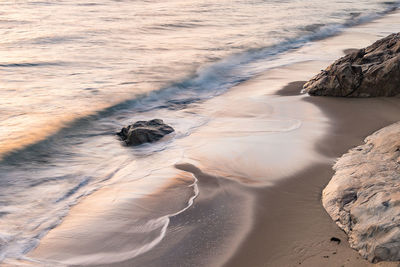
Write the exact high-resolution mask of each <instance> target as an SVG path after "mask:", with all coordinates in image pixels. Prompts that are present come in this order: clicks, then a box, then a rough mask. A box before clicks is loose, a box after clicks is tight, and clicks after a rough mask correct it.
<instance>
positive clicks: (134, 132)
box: [117, 119, 174, 146]
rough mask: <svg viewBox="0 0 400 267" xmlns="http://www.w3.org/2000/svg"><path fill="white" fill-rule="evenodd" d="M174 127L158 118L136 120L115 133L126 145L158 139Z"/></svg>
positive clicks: (135, 144)
mask: <svg viewBox="0 0 400 267" xmlns="http://www.w3.org/2000/svg"><path fill="white" fill-rule="evenodd" d="M173 131H174V129H173V128H172V127H171V126H169V125H167V124H165V123H164V122H163V121H162V120H160V119H154V120H150V121H138V122H135V123H134V124H132V125H129V126H127V127H124V128H122V130H121V131H120V132H119V133H117V135H118V136H119V137H120V138H121V139H122V140H123V141H124V142H125V143H126V144H127V145H128V146H137V145H141V144H143V143H152V142H155V141H158V140H160V139H161V138H163V137H164V136H165V135H167V134H169V133H172V132H173Z"/></svg>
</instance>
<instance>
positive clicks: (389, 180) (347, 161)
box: [322, 122, 400, 262]
mask: <svg viewBox="0 0 400 267" xmlns="http://www.w3.org/2000/svg"><path fill="white" fill-rule="evenodd" d="M334 170H335V171H336V173H335V175H334V176H333V178H332V180H331V181H330V182H329V184H328V185H327V186H326V188H325V189H324V190H323V194H322V203H323V205H324V207H325V209H326V211H327V212H328V213H329V215H330V216H331V217H332V219H333V220H334V221H335V222H336V224H337V225H338V226H339V227H340V228H342V229H343V230H344V231H345V232H346V233H347V235H348V237H349V243H350V245H351V247H353V248H354V249H356V250H358V252H359V253H360V254H361V255H362V256H363V257H364V258H366V259H368V260H369V261H371V262H378V261H399V260H400V122H398V123H395V124H392V125H390V126H388V127H385V128H383V129H381V130H379V131H377V132H375V133H374V134H372V135H371V136H369V137H367V138H366V139H365V144H364V145H361V146H358V147H356V148H354V149H351V150H350V151H349V152H348V153H347V154H345V155H343V156H342V157H341V158H340V159H339V160H338V161H337V163H336V164H335V166H334Z"/></svg>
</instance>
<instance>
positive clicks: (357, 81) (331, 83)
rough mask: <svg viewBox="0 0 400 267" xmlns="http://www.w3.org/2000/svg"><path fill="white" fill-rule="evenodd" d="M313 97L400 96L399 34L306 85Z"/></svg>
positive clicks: (357, 53)
mask: <svg viewBox="0 0 400 267" xmlns="http://www.w3.org/2000/svg"><path fill="white" fill-rule="evenodd" d="M303 88H304V90H305V91H306V92H307V93H309V94H310V95H319V96H346V97H374V96H396V95H400V33H397V34H391V35H389V36H387V37H385V38H383V39H381V40H379V41H377V42H375V43H374V44H372V45H371V46H369V47H367V48H363V49H360V50H358V51H355V52H353V53H351V54H349V55H347V56H344V57H342V58H340V59H338V60H337V61H335V62H334V63H333V64H332V65H330V66H329V67H328V68H327V69H326V70H324V71H322V72H321V73H319V74H318V75H317V76H315V77H314V78H312V79H311V80H310V81H309V82H307V83H306V84H305V85H304V87H303Z"/></svg>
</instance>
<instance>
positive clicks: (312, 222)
mask: <svg viewBox="0 0 400 267" xmlns="http://www.w3.org/2000/svg"><path fill="white" fill-rule="evenodd" d="M396 14H397V13H396ZM373 23H375V22H373ZM373 23H369V24H366V25H363V27H368V25H370V24H373ZM351 31H352V30H349V31H348V32H345V33H343V34H341V35H339V36H335V37H332V38H328V39H327V40H322V41H320V42H317V43H316V44H315V45H316V46H317V47H318V48H321V52H320V53H326V52H329V51H330V52H332V51H333V52H332V58H334V57H336V56H337V55H338V53H342V51H343V50H344V49H346V47H353V45H349V44H348V43H346V42H343V40H344V38H350V39H349V42H350V43H351V42H353V43H354V42H356V40H357V38H358V37H360V36H362V38H361V39H362V41H361V42H360V46H363V45H364V43H368V42H370V40H371V39H373V37H372V36H369V35H365V34H364V35H363V34H361V33H358V34H356V36H355V37H351V35H352V34H353V33H352V32H351ZM371 35H372V34H371ZM349 36H350V37H349ZM336 43H340V44H341V45H340V46H339V47H335V44H336ZM312 49H315V47H304V48H302V49H299V50H297V51H294V54H295V55H296V54H299V55H300V54H302V53H305V52H307V51H308V52H309V51H311V50H312ZM315 55H316V56H315V57H316V58H318V53H316V54H315ZM327 62H328V60H325V61H311V62H301V63H294V64H291V65H290V66H287V67H280V68H277V69H272V70H270V71H268V72H267V73H266V74H263V75H260V77H256V78H255V79H252V80H249V81H248V82H245V83H243V84H242V85H239V86H237V87H235V88H233V89H232V90H231V91H229V92H227V93H226V94H224V95H222V96H219V97H217V98H215V99H211V100H210V101H209V102H210V103H207V104H206V105H205V107H195V109H196V108H198V109H205V110H207V108H210V107H212V106H218V109H215V110H212V112H210V111H207V112H209V113H210V114H213V115H216V116H215V117H216V118H217V119H216V122H215V123H214V124H211V126H208V128H207V129H203V130H200V131H199V132H196V133H195V134H193V136H192V137H191V138H189V141H182V142H181V143H183V145H188V144H189V143H190V142H191V141H190V140H201V141H202V142H203V143H200V144H199V145H198V146H201V145H204V146H205V149H203V150H207V146H208V147H209V148H210V147H211V148H213V150H210V151H209V152H208V153H205V152H204V151H202V150H201V149H199V148H198V147H192V148H191V150H190V151H189V152H188V153H187V155H186V156H185V157H184V158H183V161H182V162H180V163H179V164H180V165H179V166H180V167H179V169H178V170H179V171H184V172H185V174H187V173H191V174H193V175H195V176H197V177H198V178H199V177H202V178H200V179H199V186H202V185H201V184H202V183H203V182H202V181H201V180H202V179H203V181H205V180H207V179H208V181H209V182H210V185H211V186H210V185H209V184H208V183H205V184H207V185H206V186H204V188H203V189H200V195H199V198H198V199H195V204H194V205H193V207H190V208H189V209H188V210H187V211H185V214H183V215H181V216H183V217H185V216H188V217H189V219H190V220H192V222H195V221H196V220H198V219H199V220H200V219H201V218H202V216H204V217H206V216H209V214H207V212H210V211H212V209H210V207H216V205H217V204H218V203H220V201H221V200H223V201H226V203H227V204H230V205H231V208H230V209H229V210H230V212H231V213H228V214H223V215H221V217H216V218H217V220H221V222H218V223H221V224H220V225H219V226H218V227H220V228H218V227H217V226H216V227H214V228H213V227H211V226H210V224H208V225H207V224H205V225H204V224H202V222H199V223H198V224H193V225H190V224H189V226H187V221H184V220H182V221H180V219H179V218H175V219H174V218H172V220H176V222H177V223H176V226H175V227H173V228H172V229H169V231H170V232H169V233H167V235H166V238H165V239H164V240H162V241H161V243H160V244H159V245H158V246H156V247H155V248H153V249H152V250H151V251H149V252H146V253H144V254H142V255H140V256H139V257H136V258H133V259H130V260H127V261H120V262H117V263H115V264H113V266H132V264H138V263H140V262H141V260H142V263H143V264H146V265H147V266H159V265H160V264H163V263H165V262H163V258H159V259H158V260H160V261H161V262H158V261H157V259H154V257H157V255H158V256H160V255H163V253H164V252H165V251H167V252H168V251H170V253H172V255H171V254H168V255H170V256H171V259H170V260H168V261H166V262H167V263H179V260H182V261H181V262H180V263H182V262H183V258H182V257H187V254H185V253H184V251H185V249H186V247H185V246H193V248H192V251H191V253H195V252H196V249H197V250H199V249H200V248H202V249H201V251H202V252H203V253H207V255H205V254H203V253H200V252H199V253H195V254H196V256H197V257H198V258H199V259H198V260H199V262H198V263H200V265H207V264H208V265H210V264H213V265H215V264H216V263H218V264H217V265H224V266H246V265H251V266H265V265H268V266H299V265H300V264H301V265H303V266H321V264H330V265H329V266H368V264H369V263H368V262H366V261H365V260H363V259H361V257H360V256H359V255H358V254H357V252H356V251H354V250H352V249H351V248H350V247H349V246H348V244H347V242H346V236H345V235H344V233H343V232H342V231H341V230H340V229H339V228H338V227H337V226H336V225H335V223H334V222H333V221H332V220H331V219H330V217H329V216H328V215H327V213H326V212H325V210H324V209H323V207H322V204H321V201H320V197H321V192H322V189H323V188H324V187H325V185H326V184H327V183H328V182H329V180H330V178H331V177H332V175H333V171H332V169H331V166H332V164H333V162H334V159H335V158H336V157H339V156H341V155H342V154H343V153H345V152H346V151H347V150H348V149H350V148H351V147H352V146H356V145H358V144H360V143H362V140H363V138H364V137H365V136H367V135H369V134H370V133H372V132H373V131H375V130H377V129H379V128H381V127H383V126H386V125H388V124H390V123H391V122H392V121H393V120H396V121H397V120H400V99H383V98H378V99H343V98H340V99H338V98H336V99H334V98H327V97H323V98H319V97H318V98H314V97H307V96H304V95H303V96H301V95H299V94H295V92H296V91H297V90H298V89H300V88H299V85H301V84H302V83H303V82H301V81H302V80H305V79H306V78H308V77H309V75H312V74H316V71H318V70H319V69H320V68H321V67H322V66H325V65H327ZM285 75H289V78H288V77H287V76H285ZM288 83H289V86H286V88H283V89H282V87H284V85H285V84H288ZM246 88H247V89H250V88H251V90H249V91H247V92H243V90H242V91H241V90H240V89H246ZM277 91H278V93H277ZM245 94H252V95H251V97H250V96H247V98H249V99H247V98H245V97H244V96H245ZM255 99H256V100H255ZM260 99H261V100H260ZM245 100H246V101H247V102H246V101H245ZM250 100H251V101H250ZM235 101H236V102H235ZM262 101H265V103H268V105H264V104H265V103H263V102H262ZM269 101H270V102H272V104H271V103H270V102H269ZM274 101H275V102H274ZM224 102H229V103H224ZM282 102H283V103H282ZM240 103H243V106H241V107H238V108H237V109H238V111H236V109H235V107H234V105H235V104H236V105H237V104H240ZM271 105H272V106H271ZM371 105H373V106H374V109H373V110H372V108H371ZM388 105H389V106H388ZM232 106H233V107H232ZM277 107H279V109H278V108H277ZM224 108H226V109H224ZM366 108H367V109H369V110H367V111H368V112H365V109H366ZM296 109H298V110H296ZM318 110H319V111H320V112H317V111H318ZM229 111H233V114H234V115H231V117H228V116H227V114H229ZM396 111H397V114H399V115H397V116H396ZM260 112H264V113H266V114H267V115H271V114H272V115H279V116H284V117H285V116H286V117H290V118H291V116H292V117H293V116H294V114H297V113H300V115H299V117H301V116H304V118H305V120H304V121H303V122H302V123H303V124H302V125H301V127H300V128H299V129H300V130H296V128H294V130H288V133H285V135H287V136H286V137H285V138H287V139H284V138H281V139H279V138H278V139H279V140H281V141H282V142H285V141H284V140H292V138H293V139H295V140H294V141H293V144H291V143H288V144H287V147H283V148H280V147H277V148H276V149H274V148H273V147H271V146H270V145H271V143H270V144H268V143H267V142H266V141H264V143H263V146H266V150H270V151H262V153H261V152H258V151H256V152H254V151H250V152H252V153H253V154H250V155H247V154H246V153H249V151H248V150H243V147H240V146H238V147H237V149H238V150H232V151H233V152H235V151H240V152H241V153H243V154H245V157H243V158H239V159H233V158H232V155H230V154H232V153H230V152H231V151H230V150H228V151H225V152H224V153H221V154H218V153H219V150H220V149H221V147H224V146H223V145H221V144H219V143H218V142H222V141H221V140H222V138H221V137H218V134H221V133H223V134H228V135H231V136H228V137H229V138H227V140H228V141H229V140H230V141H236V139H239V137H240V138H244V139H243V140H242V139H239V140H241V141H243V142H244V143H246V142H250V141H251V142H253V141H254V139H256V141H257V142H261V141H262V138H258V137H251V136H250V137H248V138H247V139H246V138H245V137H244V136H243V135H246V134H248V133H246V132H243V133H239V134H237V133H234V131H235V129H236V127H231V128H230V126H229V125H228V126H224V127H225V128H224V129H223V130H224V131H223V132H221V131H222V130H221V129H220V128H218V127H213V126H219V124H218V123H221V122H219V121H218V120H220V121H222V123H226V122H230V120H232V121H234V122H236V123H237V122H239V123H243V125H245V127H249V128H250V130H249V132H250V134H251V133H252V131H253V134H254V135H256V132H257V131H261V132H262V131H267V130H266V129H263V128H261V129H259V126H257V125H256V126H254V125H251V124H246V123H248V121H247V119H248V118H250V119H253V118H256V119H257V120H258V121H257V122H258V123H265V122H266V121H268V120H265V121H264V120H262V119H264V118H263V117H262V118H260V117H259V116H260ZM277 113H279V114H277ZM388 114H389V116H388ZM321 115H323V116H321ZM319 116H321V117H319ZM315 117H316V118H315ZM370 117H373V118H374V119H373V120H368V122H367V123H362V121H363V120H366V119H368V118H370ZM294 118H297V117H296V116H294ZM354 122H358V124H355V123H354ZM307 124H309V125H308V126H307ZM314 124H316V125H319V126H320V128H318V127H316V128H315V131H316V133H313V132H312V131H311V130H314V128H313V127H311V126H313V125H314ZM241 126H242V125H241ZM279 126H280V127H283V126H282V125H279ZM214 129H216V130H214ZM304 129H306V130H304ZM307 129H308V130H307ZM296 131H297V132H296ZM301 131H304V132H301ZM349 133H351V134H350V135H349ZM235 134H237V135H239V137H237V136H235ZM313 134H315V135H313ZM268 136H270V135H268ZM196 138H197V139H196ZM218 138H219V139H218ZM257 138H258V139H257ZM296 138H297V139H296ZM302 138H305V141H304V143H307V144H308V145H311V146H310V147H308V146H305V147H302V146H298V147H290V146H291V145H293V146H295V145H296V140H303V139H302ZM278 139H276V140H278ZM272 140H273V139H272ZM257 142H255V144H254V146H253V147H252V148H253V150H254V149H256V147H257V145H258V144H259V143H257ZM270 142H273V141H270ZM210 143H211V144H210ZM227 144H232V142H231V143H229V142H227ZM338 144H339V145H338ZM281 149H282V151H283V152H282V151H281ZM296 151H297V152H298V153H299V154H295V152H296ZM285 152H286V153H292V152H293V154H294V155H293V156H292V155H291V157H292V158H290V157H289V159H288V160H287V161H284V162H281V163H280V164H279V166H273V167H271V168H267V170H268V172H265V168H266V167H265V166H264V165H263V164H267V163H268V162H269V163H271V162H273V161H272V160H273V159H274V157H276V156H280V157H281V158H285V157H287V156H288V154H285ZM268 153H269V154H271V155H269V154H268ZM274 153H275V154H274ZM301 153H304V154H305V155H304V158H301V156H300V155H301ZM268 155H269V156H268ZM267 156H268V157H267ZM246 157H248V158H250V160H249V161H250V163H251V164H253V162H252V161H257V160H258V161H259V162H257V164H255V165H254V166H253V165H251V164H250V163H249V162H247V161H246ZM263 157H265V158H263ZM316 157H320V158H316ZM278 158H279V157H278ZM191 160H193V161H195V163H194V164H193V166H195V167H193V166H191V165H182V164H181V163H191ZM291 160H296V161H292V162H291ZM230 161H231V162H233V163H236V164H237V163H241V166H239V167H240V168H241V169H239V170H238V169H236V167H237V166H229V164H228V163H230ZM297 161H298V162H297ZM199 163H201V165H197V164H199ZM285 164H286V165H285ZM288 164H291V165H290V166H289V165H288ZM227 166H228V167H227ZM259 166H262V167H263V168H264V169H262V168H261V169H257V168H258V167H259ZM255 167H257V168H255ZM195 168H198V169H195ZM260 175H264V176H274V175H275V176H276V177H277V179H276V180H272V181H269V180H268V181H263V182H262V183H260V184H257V179H258V178H260V177H261V176H260ZM246 176H247V177H246ZM259 176H260V177H259ZM275 176H274V177H275ZM219 177H221V178H219ZM222 177H224V178H225V179H223V178H222ZM232 180H234V181H235V182H232ZM215 181H223V182H221V183H222V184H223V185H221V184H219V185H221V188H219V189H218V190H217V191H218V192H217V193H216V192H215V191H216V190H215V188H213V185H215ZM217 183H219V182H217ZM207 188H209V189H210V190H209V191H207V190H208V189H207ZM243 189H245V190H244V192H242V190H243ZM102 190H103V189H102ZM102 190H100V191H102ZM106 190H107V189H106ZM249 192H251V193H249ZM117 193H118V192H117ZM248 193H249V194H248ZM232 194H233V195H235V194H236V196H237V195H238V194H239V195H240V194H244V198H243V199H246V200H245V201H242V203H235V197H232ZM253 194H254V197H255V199H254V200H252V198H253ZM98 195H99V194H96V195H90V196H88V197H87V199H84V200H83V201H82V202H81V203H79V204H78V205H77V207H73V208H72V209H71V212H70V214H69V215H68V216H67V217H66V220H65V221H64V222H63V223H62V224H61V225H60V226H58V227H57V228H55V229H54V230H52V231H51V232H50V233H49V234H48V236H46V237H45V238H44V239H43V241H44V242H41V244H40V245H39V247H38V248H37V249H35V250H34V251H32V252H31V253H29V254H30V256H33V258H35V257H37V256H39V258H40V256H46V255H47V256H48V255H52V254H51V251H52V250H54V244H57V240H60V238H65V236H64V237H63V227H65V225H67V226H68V223H69V222H70V221H71V220H73V218H74V216H75V217H76V216H77V214H78V216H79V212H78V213H77V212H76V210H79V207H78V206H80V207H81V208H82V206H85V205H87V203H88V201H89V203H90V201H92V202H94V201H96V196H98ZM100 195H101V193H100ZM218 195H219V196H218ZM229 195H230V196H231V197H229ZM227 196H228V197H227ZM219 197H220V198H219ZM88 199H89V200H88ZM200 200H201V201H204V203H203V204H204V205H203V206H201V205H202V204H201V203H200V205H198V201H200ZM253 202H254V203H253ZM199 206H200V208H199ZM238 206H239V207H238ZM201 207H202V208H201ZM235 208H236V209H237V210H235ZM83 209H84V208H83ZM84 210H85V209H84ZM223 210H224V209H219V210H215V211H213V212H218V211H219V212H220V211H223ZM244 211H245V212H244ZM186 212H187V213H186ZM191 212H192V215H190V213H191ZM188 214H189V215H188ZM229 216H231V218H230V217H229ZM241 216H243V218H242V219H243V222H238V223H237V224H236V225H235V224H234V223H232V222H235V219H237V218H240V217H241ZM178 217H179V216H178ZM133 218H134V216H132V215H130V216H129V215H126V217H124V219H125V220H129V219H133ZM226 222H229V223H227V224H224V223H226ZM185 227H186V228H185ZM190 227H192V228H190ZM196 227H203V229H207V227H210V228H211V230H212V231H211V230H210V231H211V232H210V233H209V236H207V237H206V236H204V239H205V240H203V243H201V242H200V241H199V242H200V243H199V244H196V242H195V241H192V239H190V232H191V231H190V229H194V228H196ZM67 228H68V227H67ZM225 228H227V229H228V230H227V232H224V231H225V230H226V229H225ZM218 229H220V230H221V232H218ZM248 229H249V230H248ZM64 230H65V229H64ZM223 230H224V231H223ZM229 231H232V233H231V235H232V236H229V237H228V238H227V237H226V236H225V235H228V234H229ZM60 233H61V234H60ZM72 233H73V231H72ZM188 233H189V234H188ZM64 234H65V232H64ZM119 234H121V233H119ZM200 234H201V233H200ZM213 235H220V237H221V240H222V241H221V240H217V239H216V240H215V241H214V240H212V238H214V236H213ZM234 235H237V236H234ZM71 236H72V237H73V234H72V235H71ZM198 237H199V238H200V239H202V238H203V236H201V235H200V236H199V235H198ZM331 237H338V238H340V239H341V240H342V242H341V243H340V244H339V245H337V244H336V243H334V242H331V241H330V238H331ZM174 238H176V239H177V240H173V239H174ZM207 238H208V240H207ZM210 240H211V242H210ZM74 242H76V240H74V239H72V240H71V241H70V243H71V244H68V246H71V245H75V244H76V243H74ZM177 242H181V243H179V247H176V244H177ZM193 242H194V244H192V243H193ZM204 242H205V243H204ZM208 242H210V243H212V245H211V247H207V246H206V245H207V243H208ZM214 242H215V244H214ZM218 242H220V243H218ZM232 242H234V243H235V244H233V243H232ZM185 244H186V245H185ZM93 245H94V247H96V246H98V244H95V243H94V244H93ZM214 245H215V246H216V247H217V246H220V247H223V249H224V250H223V251H219V250H218V251H217V250H216V251H212V249H213V246H214ZM227 245H229V247H226V246H227ZM203 246H204V247H203ZM235 246H238V247H237V248H234V249H233V250H232V247H235ZM60 248H63V246H61V247H59V248H58V249H59V250H58V252H59V255H61V258H65V257H67V258H68V253H64V255H63V250H62V249H61V250H60ZM163 249H164V250H165V251H164V252H162V253H161V254H158V253H160V251H161V250H163ZM55 250H57V249H55ZM177 250H179V252H178V251H177ZM157 251H158V252H157ZM49 252H50V253H49ZM219 252H220V253H221V255H219ZM175 253H176V254H175ZM222 254H223V255H222ZM53 255H54V254H53ZM165 255H166V254H165ZM326 256H327V257H326ZM202 257H204V259H202ZM152 258H153V259H152ZM227 259H228V261H226V260H227ZM157 264H158V265H157ZM393 264H395V263H380V264H379V265H378V266H394V265H393ZM88 265H90V264H88ZM95 265H96V266H98V265H99V264H95ZM110 265H111V264H106V265H105V266H110Z"/></svg>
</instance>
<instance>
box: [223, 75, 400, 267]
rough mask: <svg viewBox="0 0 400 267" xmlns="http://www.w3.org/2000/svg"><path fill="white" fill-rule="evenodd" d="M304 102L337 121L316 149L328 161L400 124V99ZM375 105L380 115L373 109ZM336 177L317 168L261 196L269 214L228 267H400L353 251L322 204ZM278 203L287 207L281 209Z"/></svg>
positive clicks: (326, 169)
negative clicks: (371, 135)
mask: <svg viewBox="0 0 400 267" xmlns="http://www.w3.org/2000/svg"><path fill="white" fill-rule="evenodd" d="M301 83H302V82H301V81H299V82H293V83H290V84H288V85H287V86H286V87H285V88H283V89H282V91H279V92H278V93H279V95H282V94H285V92H284V91H285V90H286V94H287V95H290V94H292V93H293V92H295V91H299V90H301V89H302V87H301V86H299V85H300V84H301ZM296 87H297V88H296ZM303 100H304V101H307V102H310V103H313V104H315V105H317V106H318V107H319V108H320V109H321V110H322V111H323V112H324V113H325V114H326V116H328V117H329V118H330V120H331V121H332V126H331V129H330V130H329V132H330V134H328V135H327V136H325V137H324V139H323V140H321V141H319V142H317V144H316V149H317V150H319V151H320V152H321V153H322V154H324V155H326V156H327V157H340V156H341V155H342V154H344V153H346V152H347V151H348V150H349V149H350V148H352V147H355V146H357V145H359V144H362V142H363V140H364V138H365V137H366V136H368V135H369V134H371V133H373V132H374V131H376V130H378V129H380V128H382V127H384V126H387V125H390V124H392V123H394V122H397V121H400V98H375V99H372V98H369V99H348V98H333V97H308V98H305V99H303ZM371 105H373V106H374V107H376V108H377V109H368V108H369V107H371ZM349 111H352V112H349ZM396 112H397V115H396ZM374 116H375V118H374ZM371 117H373V119H370V118H371ZM333 174H334V171H333V170H332V164H329V163H326V164H314V165H312V166H309V167H308V168H306V169H305V170H303V171H302V172H300V173H298V174H296V175H294V176H292V177H290V178H287V179H286V180H284V181H282V182H281V183H280V184H278V185H276V186H274V187H272V188H269V189H265V191H264V190H261V192H260V196H259V198H261V200H259V201H260V202H262V203H264V205H266V206H267V211H266V212H264V213H263V215H260V218H258V219H257V220H256V221H258V222H259V223H258V224H256V225H255V226H254V229H256V230H255V231H254V232H253V233H251V234H250V236H249V237H248V239H247V240H246V241H245V242H244V243H243V244H242V246H241V247H240V249H239V253H238V254H237V255H235V256H234V257H233V258H231V259H230V261H229V262H228V263H227V264H226V265H225V266H244V264H250V265H252V266H260V265H259V263H260V262H264V264H266V266H296V265H297V266H300V265H303V266H316V267H317V266H321V264H328V266H352V267H353V266H354V267H358V266H359V267H363V266H398V264H399V262H380V263H378V264H372V263H370V262H368V261H366V260H364V259H362V258H361V256H360V255H359V254H358V252H357V251H355V250H353V249H352V248H350V246H349V244H348V242H347V236H346V234H345V233H344V232H343V231H342V230H341V229H340V228H339V227H338V226H337V225H336V224H335V223H334V221H333V220H332V219H331V218H330V216H329V215H328V214H327V212H326V211H325V209H324V208H323V206H322V203H321V194H322V190H323V189H324V188H325V186H326V185H327V184H328V182H329V181H330V180H331V178H332V176H333ZM270 203H271V204H270ZM274 203H280V204H281V203H283V204H282V205H280V206H279V208H277V207H274V205H275V204H274ZM271 217H272V218H276V219H274V220H271ZM260 232H261V233H263V235H260ZM332 237H337V238H339V239H340V240H341V243H340V244H337V243H336V242H332V241H331V240H330V239H331V238H332ZM287 256H289V257H287Z"/></svg>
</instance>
